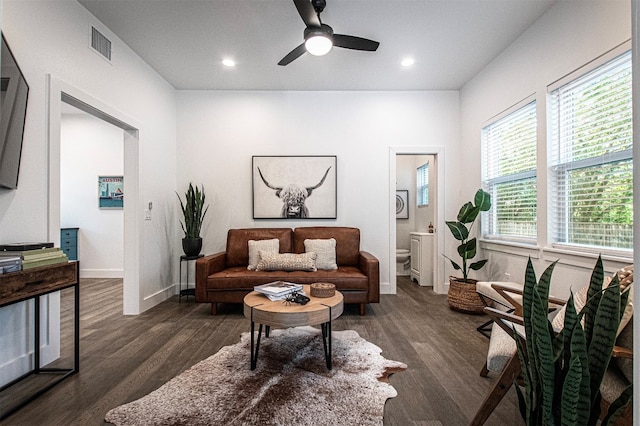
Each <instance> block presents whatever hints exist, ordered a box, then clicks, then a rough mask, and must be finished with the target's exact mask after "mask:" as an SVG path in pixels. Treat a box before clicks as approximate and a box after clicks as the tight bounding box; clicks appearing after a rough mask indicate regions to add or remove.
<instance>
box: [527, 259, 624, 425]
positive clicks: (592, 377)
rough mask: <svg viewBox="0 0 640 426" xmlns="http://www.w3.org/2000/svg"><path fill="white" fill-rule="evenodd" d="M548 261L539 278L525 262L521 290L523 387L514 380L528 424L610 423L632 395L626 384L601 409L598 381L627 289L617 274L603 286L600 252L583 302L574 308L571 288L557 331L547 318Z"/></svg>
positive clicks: (620, 314)
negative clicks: (521, 388)
mask: <svg viewBox="0 0 640 426" xmlns="http://www.w3.org/2000/svg"><path fill="white" fill-rule="evenodd" d="M556 263H557V262H554V263H552V264H551V265H550V266H549V267H548V268H547V269H546V270H545V271H544V273H543V274H542V276H541V277H540V280H539V281H536V275H535V272H534V269H533V265H532V263H531V259H529V262H528V264H527V270H526V274H525V284H524V291H523V304H522V307H523V320H524V328H525V335H526V338H524V339H522V340H520V339H518V340H516V343H517V347H518V357H519V360H520V364H521V366H522V378H523V382H524V392H523V391H522V390H520V387H518V386H516V389H517V392H518V402H519V405H520V412H521V415H522V418H523V419H524V420H525V422H526V424H527V425H553V424H556V425H559V424H563V425H565V424H567V425H568V424H571V425H584V426H587V425H595V424H597V423H598V419H599V418H600V419H601V424H602V425H603V426H605V425H609V424H614V423H615V422H616V419H617V418H618V417H619V416H620V415H621V414H622V413H623V412H624V411H625V409H626V408H627V406H628V405H629V404H630V403H631V401H632V397H633V384H630V385H628V386H627V387H626V388H625V389H624V390H623V391H622V393H621V394H620V396H619V397H618V398H617V399H616V400H615V401H610V402H611V404H610V405H609V407H608V410H607V412H606V413H601V399H602V398H601V394H600V385H601V383H602V380H603V378H604V375H605V371H606V370H607V366H608V365H609V361H610V359H611V357H612V353H613V348H614V345H615V342H616V336H617V330H618V327H619V324H620V321H621V319H622V317H623V314H624V311H625V309H626V306H627V301H628V298H629V292H628V291H624V292H621V288H620V287H621V285H620V282H619V279H618V274H615V275H614V277H613V279H612V280H611V283H610V284H609V285H608V286H606V287H605V286H604V285H603V284H604V268H603V265H602V258H600V257H598V260H597V262H596V265H595V267H594V269H593V272H592V274H591V280H590V283H589V289H588V293H587V302H586V304H585V306H584V308H583V309H582V310H581V311H580V312H577V311H576V307H575V304H574V299H573V294H571V296H570V297H569V300H568V301H567V306H566V310H565V316H564V326H563V328H562V330H561V331H560V332H559V333H556V332H555V331H554V329H553V327H552V326H551V323H550V322H549V319H548V313H549V287H550V283H551V273H552V272H553V268H554V267H555V265H556Z"/></svg>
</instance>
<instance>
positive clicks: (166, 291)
mask: <svg viewBox="0 0 640 426" xmlns="http://www.w3.org/2000/svg"><path fill="white" fill-rule="evenodd" d="M177 287H178V285H177V284H171V285H169V286H168V287H165V288H163V289H162V290H158V291H156V292H155V293H153V294H150V295H148V296H145V297H144V298H143V299H142V304H141V306H140V313H142V312H144V311H146V310H147V309H151V308H153V307H154V306H156V305H157V304H158V303H162V302H164V301H165V300H167V299H168V298H170V297H171V296H173V295H175V294H176V288H177Z"/></svg>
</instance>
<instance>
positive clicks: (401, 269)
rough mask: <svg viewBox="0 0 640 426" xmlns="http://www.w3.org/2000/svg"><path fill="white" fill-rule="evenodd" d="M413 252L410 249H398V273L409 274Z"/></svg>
mask: <svg viewBox="0 0 640 426" xmlns="http://www.w3.org/2000/svg"><path fill="white" fill-rule="evenodd" d="M410 269H411V252H410V251H409V250H408V249H396V275H409V273H410Z"/></svg>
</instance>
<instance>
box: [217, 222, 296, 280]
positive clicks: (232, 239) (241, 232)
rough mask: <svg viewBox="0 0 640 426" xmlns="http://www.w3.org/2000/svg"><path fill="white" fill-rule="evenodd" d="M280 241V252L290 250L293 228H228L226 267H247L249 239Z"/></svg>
mask: <svg viewBox="0 0 640 426" xmlns="http://www.w3.org/2000/svg"><path fill="white" fill-rule="evenodd" d="M273 238H277V239H278V240H279V241H280V252H281V253H290V252H292V247H293V245H292V242H293V230H292V229H291V228H246V229H229V232H228V233H227V248H226V252H227V256H226V267H227V268H230V267H234V266H242V267H244V269H245V270H246V269H247V265H248V264H249V240H270V239H273Z"/></svg>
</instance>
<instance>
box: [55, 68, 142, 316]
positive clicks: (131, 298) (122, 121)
mask: <svg viewBox="0 0 640 426" xmlns="http://www.w3.org/2000/svg"><path fill="white" fill-rule="evenodd" d="M47 83H48V87H49V134H48V138H49V191H48V193H49V202H48V206H49V212H48V215H47V216H48V224H47V227H48V233H49V240H50V241H54V242H56V243H57V244H59V243H60V223H61V219H60V212H61V206H60V196H61V186H60V173H61V170H60V161H61V156H60V151H61V141H60V131H61V109H62V106H63V104H69V105H72V106H73V107H75V108H78V109H79V110H81V111H83V112H85V113H87V114H90V115H92V116H93V117H96V118H98V119H100V120H103V121H105V122H107V123H110V124H112V125H114V126H116V127H118V128H120V129H122V130H123V137H122V140H123V153H124V173H123V175H124V193H125V197H126V198H125V200H127V199H128V200H131V201H130V202H126V201H125V202H124V206H123V221H124V224H123V231H124V237H123V242H124V244H123V258H124V260H123V267H122V269H123V273H122V275H123V301H124V303H123V313H124V314H125V315H137V314H139V313H140V311H141V302H142V301H141V297H140V293H141V292H140V284H139V282H140V279H139V277H140V268H139V258H140V244H139V238H138V234H139V225H138V223H137V220H136V219H137V218H138V217H139V215H138V210H139V209H138V206H137V204H138V203H137V200H138V199H139V176H138V169H139V167H138V164H139V160H138V158H139V137H138V128H139V127H140V126H139V125H136V123H135V121H134V120H132V119H130V118H129V117H126V116H124V115H123V114H122V113H120V112H119V111H117V110H115V109H114V108H112V107H110V106H108V105H106V104H104V103H102V102H100V101H99V100H97V99H95V98H93V97H91V96H90V95H88V94H86V93H84V92H82V91H81V90H79V89H77V88H75V87H73V86H71V85H69V84H67V83H66V82H64V81H62V80H59V79H57V78H55V77H53V76H51V75H48V76H47ZM96 185H97V182H96ZM96 188H97V187H96ZM96 192H97V189H96ZM80 261H81V262H82V259H80Z"/></svg>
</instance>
